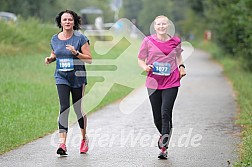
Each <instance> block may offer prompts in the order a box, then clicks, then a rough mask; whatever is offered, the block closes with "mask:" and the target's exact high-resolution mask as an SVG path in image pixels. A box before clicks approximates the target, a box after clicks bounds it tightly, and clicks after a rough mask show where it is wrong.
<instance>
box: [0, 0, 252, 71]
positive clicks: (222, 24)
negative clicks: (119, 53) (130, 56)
mask: <svg viewBox="0 0 252 167" xmlns="http://www.w3.org/2000/svg"><path fill="white" fill-rule="evenodd" d="M112 1H113V0H92V1H90V0H64V1H63V0H43V1H34V0H22V1H18V0H8V1H6V0H0V4H1V5H0V11H9V12H13V13H15V14H17V15H20V16H22V17H23V18H29V17H37V18H39V19H40V20H41V21H43V22H53V21H54V18H55V15H56V14H57V13H58V12H59V11H60V10H63V9H72V10H75V11H77V12H79V11H80V9H82V8H85V7H88V6H96V7H98V8H100V9H102V10H103V11H104V15H103V17H104V22H112V21H114V13H113V11H112V10H111V8H110V4H111V2H112ZM251 11H252V1H251V0H179V1H177V0H158V1H153V0H124V1H123V5H122V7H121V9H120V13H119V18H120V17H124V18H128V19H130V20H131V19H136V20H137V26H138V28H139V29H140V30H141V31H142V32H143V33H145V34H146V35H147V34H148V33H149V28H150V25H151V23H152V21H153V20H154V18H155V17H156V16H157V15H166V16H168V17H169V19H170V20H171V21H172V22H173V23H174V24H175V28H176V32H177V33H178V34H180V35H181V36H184V37H187V36H188V35H189V34H191V35H194V36H195V37H196V38H202V37H203V33H204V31H205V30H211V32H212V34H213V40H214V41H215V42H216V43H217V44H218V45H219V46H220V48H222V49H223V50H224V51H225V52H226V53H228V54H229V55H230V56H231V57H233V58H235V59H237V60H238V59H239V60H240V62H241V63H242V64H243V67H244V68H245V69H247V70H250V71H252V59H250V58H251V57H252V49H251V43H252V36H251V34H252V14H251Z"/></svg>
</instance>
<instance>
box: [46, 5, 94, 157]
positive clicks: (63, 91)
mask: <svg viewBox="0 0 252 167" xmlns="http://www.w3.org/2000/svg"><path fill="white" fill-rule="evenodd" d="M55 20H56V23H57V26H58V27H59V28H61V31H60V32H59V33H58V34H55V35H53V36H52V38H51V48H52V52H51V55H50V56H49V57H46V58H45V63H46V64H50V63H52V62H54V61H56V70H55V74H54V77H55V81H56V86H57V90H58V96H59V103H60V113H59V118H58V127H59V148H58V150H57V154H59V155H67V153H66V152H67V149H66V138H67V132H68V115H69V111H70V94H71V95H72V103H73V107H74V111H75V113H76V116H77V119H78V123H79V126H80V129H81V134H82V141H81V144H80V153H86V152H87V151H88V138H87V136H86V126H87V117H86V115H85V113H84V112H83V110H82V105H81V103H82V97H83V96H84V90H85V85H86V84H87V77H86V69H85V63H92V55H91V52H90V49H89V40H88V38H87V37H86V36H85V35H83V34H82V33H81V32H80V31H78V30H79V29H80V22H81V17H80V16H78V15H77V14H76V13H75V12H74V11H71V10H65V11H61V12H60V13H59V14H58V15H57V16H56V18H55Z"/></svg>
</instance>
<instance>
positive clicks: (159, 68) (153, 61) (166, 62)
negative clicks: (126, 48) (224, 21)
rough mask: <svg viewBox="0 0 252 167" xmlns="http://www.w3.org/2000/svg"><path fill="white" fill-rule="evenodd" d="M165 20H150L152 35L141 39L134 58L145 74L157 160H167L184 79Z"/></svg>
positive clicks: (175, 43)
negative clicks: (158, 152) (157, 133)
mask: <svg viewBox="0 0 252 167" xmlns="http://www.w3.org/2000/svg"><path fill="white" fill-rule="evenodd" d="M168 21H169V20H168V18H167V17H166V16H163V15H161V16H157V17H156V18H155V20H154V29H155V31H156V34H152V35H150V36H147V37H145V38H144V39H143V41H142V45H141V48H140V51H139V54H138V64H139V66H140V67H141V68H143V69H144V71H146V72H147V78H146V83H145V85H146V87H147V90H148V94H149V99H150V103H151V107H152V112H153V118H154V123H155V126H156V128H157V130H158V132H159V133H160V138H159V140H158V146H159V148H160V154H159V155H158V158H159V159H167V149H168V145H169V140H170V138H171V134H172V110H173V105H174V102H175V100H176V97H177V93H178V88H179V86H180V80H181V78H182V77H184V76H185V75H186V72H185V65H184V64H183V60H182V56H181V52H182V49H181V40H180V38H178V37H176V36H171V35H169V34H167V32H168Z"/></svg>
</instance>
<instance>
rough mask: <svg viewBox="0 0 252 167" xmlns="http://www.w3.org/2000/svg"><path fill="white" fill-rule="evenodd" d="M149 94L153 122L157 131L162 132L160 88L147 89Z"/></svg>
mask: <svg viewBox="0 0 252 167" xmlns="http://www.w3.org/2000/svg"><path fill="white" fill-rule="evenodd" d="M147 90H148V94H149V99H150V103H151V107H152V112H153V118H154V123H155V125H156V127H157V129H158V131H159V133H160V134H162V117H161V105H162V96H161V91H160V90H155V89H149V88H148V89H147Z"/></svg>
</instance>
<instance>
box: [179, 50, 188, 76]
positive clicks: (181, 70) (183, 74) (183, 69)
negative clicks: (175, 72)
mask: <svg viewBox="0 0 252 167" xmlns="http://www.w3.org/2000/svg"><path fill="white" fill-rule="evenodd" d="M177 63H178V67H179V73H180V78H182V77H184V76H185V75H186V72H185V65H184V62H183V58H182V55H181V54H178V55H177Z"/></svg>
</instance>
